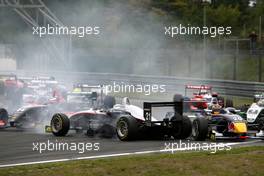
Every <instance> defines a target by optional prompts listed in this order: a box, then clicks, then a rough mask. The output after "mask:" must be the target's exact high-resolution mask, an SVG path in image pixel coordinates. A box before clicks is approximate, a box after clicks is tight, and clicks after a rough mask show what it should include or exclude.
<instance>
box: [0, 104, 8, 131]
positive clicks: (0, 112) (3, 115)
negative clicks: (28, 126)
mask: <svg viewBox="0 0 264 176" xmlns="http://www.w3.org/2000/svg"><path fill="white" fill-rule="evenodd" d="M0 122H2V123H4V124H3V125H2V126H1V125H0V128H1V127H4V126H6V125H7V123H8V112H7V110H6V109H4V108H0Z"/></svg>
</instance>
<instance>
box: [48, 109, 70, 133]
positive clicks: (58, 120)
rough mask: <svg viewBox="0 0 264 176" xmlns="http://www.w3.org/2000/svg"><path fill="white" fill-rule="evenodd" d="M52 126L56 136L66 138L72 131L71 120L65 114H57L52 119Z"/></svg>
mask: <svg viewBox="0 0 264 176" xmlns="http://www.w3.org/2000/svg"><path fill="white" fill-rule="evenodd" d="M50 126H51V130H52V133H53V134H54V135H55V136H65V135H66V134H67V133H68V131H69V129H70V120H69V118H68V117H67V116H66V115H65V114H60V113H59V114H55V115H54V116H53V117H52V119H51V122H50Z"/></svg>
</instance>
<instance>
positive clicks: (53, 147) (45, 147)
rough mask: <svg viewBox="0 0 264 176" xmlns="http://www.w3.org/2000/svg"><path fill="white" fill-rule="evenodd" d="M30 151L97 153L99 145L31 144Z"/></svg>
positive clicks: (56, 142)
mask: <svg viewBox="0 0 264 176" xmlns="http://www.w3.org/2000/svg"><path fill="white" fill-rule="evenodd" d="M32 150H33V151H36V152H38V153H44V152H57V151H72V152H77V153H85V152H90V151H99V150H100V143H91V142H60V141H57V140H55V141H50V140H47V141H45V142H33V143H32Z"/></svg>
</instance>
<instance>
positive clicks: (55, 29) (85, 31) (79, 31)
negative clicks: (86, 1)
mask: <svg viewBox="0 0 264 176" xmlns="http://www.w3.org/2000/svg"><path fill="white" fill-rule="evenodd" d="M32 34H33V35H37V36H39V37H44V36H46V35H74V36H77V37H80V38H82V37H85V36H87V35H99V34H100V27H99V26H78V27H77V26H52V25H49V24H48V25H47V26H36V27H32Z"/></svg>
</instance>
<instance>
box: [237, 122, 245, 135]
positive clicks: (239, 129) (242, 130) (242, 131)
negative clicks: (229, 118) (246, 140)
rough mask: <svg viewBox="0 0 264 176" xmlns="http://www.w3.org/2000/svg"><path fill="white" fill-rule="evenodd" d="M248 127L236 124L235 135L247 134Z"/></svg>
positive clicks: (243, 124)
mask: <svg viewBox="0 0 264 176" xmlns="http://www.w3.org/2000/svg"><path fill="white" fill-rule="evenodd" d="M246 132H247V125H246V123H242V122H240V123H234V133H246Z"/></svg>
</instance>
